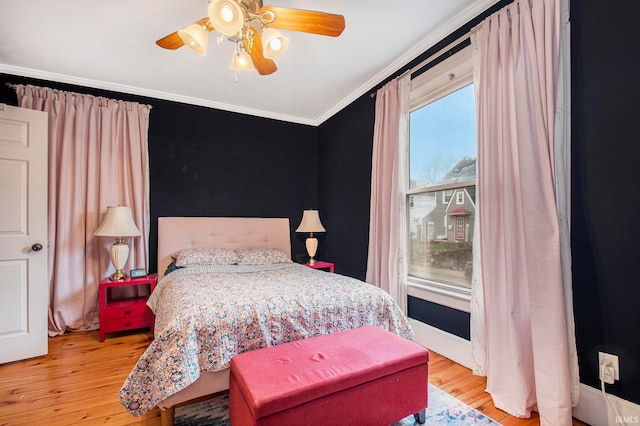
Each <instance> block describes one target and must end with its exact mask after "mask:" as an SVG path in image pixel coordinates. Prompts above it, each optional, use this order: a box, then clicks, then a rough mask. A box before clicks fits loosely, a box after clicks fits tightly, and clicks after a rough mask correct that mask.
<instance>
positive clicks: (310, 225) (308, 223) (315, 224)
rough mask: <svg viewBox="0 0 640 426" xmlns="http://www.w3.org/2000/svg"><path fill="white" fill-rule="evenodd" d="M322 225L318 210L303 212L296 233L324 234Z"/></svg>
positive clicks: (324, 230)
mask: <svg viewBox="0 0 640 426" xmlns="http://www.w3.org/2000/svg"><path fill="white" fill-rule="evenodd" d="M326 231H327V230H326V229H324V226H322V223H321V222H320V216H319V215H318V210H305V211H304V212H303V213H302V221H301V222H300V225H299V226H298V229H296V232H326Z"/></svg>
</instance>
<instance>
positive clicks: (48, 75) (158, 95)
mask: <svg viewBox="0 0 640 426" xmlns="http://www.w3.org/2000/svg"><path fill="white" fill-rule="evenodd" d="M0 72H1V73H6V74H13V75H19V76H22V77H30V78H36V79H39V80H47V81H54V82H57V83H65V84H73V85H76V86H83V87H91V88H94V89H101V90H109V91H112V92H118V93H125V94H130V95H138V96H145V97H148V98H154V99H161V100H166V101H173V102H179V103H183V104H189V105H197V106H202V107H207V108H214V109H219V110H223V111H228V112H237V113H240V114H246V115H252V116H256V117H261V118H270V119H273V120H280V121H287V122H292V123H297V124H306V125H310V126H317V124H316V123H317V120H313V119H307V118H303V117H296V116H291V115H286V114H278V113H274V112H270V111H264V110H258V109H252V108H244V107H239V106H237V105H231V104H225V103H221V102H215V101H211V100H208V99H201V98H194V97H191V96H182V95H176V94H174V93H167V92H161V91H157V90H150V89H144V88H141V87H135V86H128V85H125V84H117V83H111V82H107V81H100V80H91V79H86V78H79V77H73V76H69V75H65V74H57V73H52V72H46V71H40V70H34V69H30V68H22V67H15V66H11V65H3V64H0Z"/></svg>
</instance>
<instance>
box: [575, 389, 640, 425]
mask: <svg viewBox="0 0 640 426" xmlns="http://www.w3.org/2000/svg"><path fill="white" fill-rule="evenodd" d="M607 397H608V398H609V402H611V405H613V407H614V408H615V409H616V411H617V412H618V415H620V417H621V418H616V416H615V415H614V414H613V413H612V412H611V410H609V408H608V407H607V403H606V402H605V400H604V397H603V395H602V391H600V389H596V388H592V387H591V386H587V385H585V384H583V383H580V401H579V403H578V406H577V407H575V408H574V409H573V417H575V418H576V419H578V420H580V421H583V422H585V423H587V424H589V425H591V426H623V425H627V426H631V425H638V424H640V405H638V404H634V403H633V402H630V401H627V400H626V399H622V398H619V397H617V396H615V395H611V394H607Z"/></svg>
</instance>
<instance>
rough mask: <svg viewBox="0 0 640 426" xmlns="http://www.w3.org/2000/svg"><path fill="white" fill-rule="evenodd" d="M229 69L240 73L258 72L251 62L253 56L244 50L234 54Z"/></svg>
mask: <svg viewBox="0 0 640 426" xmlns="http://www.w3.org/2000/svg"><path fill="white" fill-rule="evenodd" d="M229 68H230V69H232V70H240V71H255V70H256V67H255V66H254V65H253V61H252V60H251V56H250V55H249V54H248V53H247V52H245V51H243V50H241V51H239V52H236V53H234V54H233V56H232V57H231V63H230V64H229Z"/></svg>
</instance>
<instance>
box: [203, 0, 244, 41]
mask: <svg viewBox="0 0 640 426" xmlns="http://www.w3.org/2000/svg"><path fill="white" fill-rule="evenodd" d="M208 12H209V21H210V22H211V24H212V25H213V28H215V29H216V30H218V31H220V32H221V33H222V34H224V35H226V36H232V35H235V34H237V33H238V32H240V30H241V29H242V27H244V20H245V18H244V12H243V11H242V8H241V7H240V5H239V4H238V3H236V2H235V1H233V0H213V1H212V2H211V4H210V5H209V10H208Z"/></svg>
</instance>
